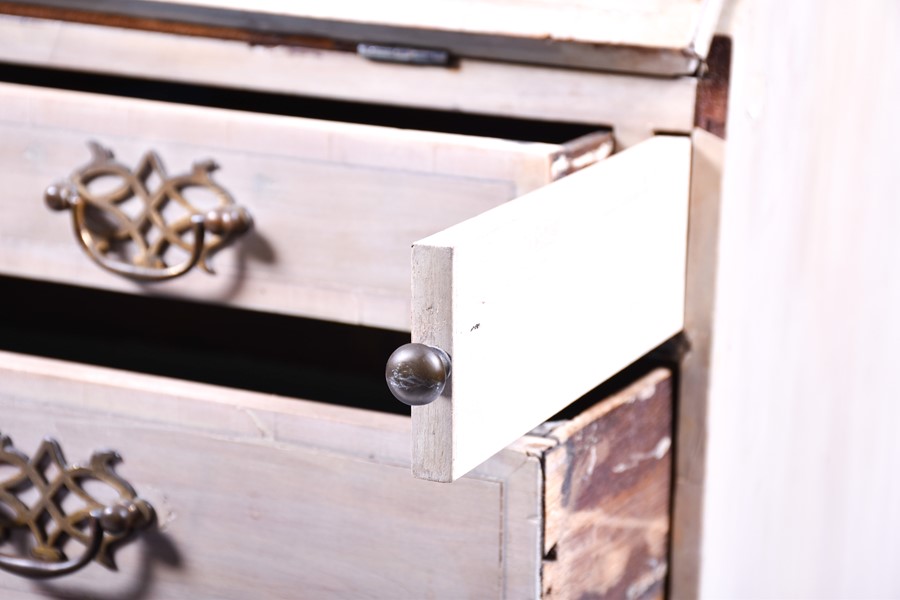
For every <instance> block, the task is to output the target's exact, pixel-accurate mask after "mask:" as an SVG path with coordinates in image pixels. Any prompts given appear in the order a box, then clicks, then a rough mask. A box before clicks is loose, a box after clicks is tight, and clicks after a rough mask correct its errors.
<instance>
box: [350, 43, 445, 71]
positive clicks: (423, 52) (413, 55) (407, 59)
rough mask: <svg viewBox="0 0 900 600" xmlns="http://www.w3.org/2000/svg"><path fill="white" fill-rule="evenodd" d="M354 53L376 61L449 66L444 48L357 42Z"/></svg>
mask: <svg viewBox="0 0 900 600" xmlns="http://www.w3.org/2000/svg"><path fill="white" fill-rule="evenodd" d="M356 53H357V54H359V55H360V56H362V57H363V58H367V59H369V60H374V61H377V62H389V63H400V64H404V65H422V66H429V67H447V66H450V53H449V52H447V51H446V50H434V49H429V48H408V47H404V46H386V45H383V44H357V45H356Z"/></svg>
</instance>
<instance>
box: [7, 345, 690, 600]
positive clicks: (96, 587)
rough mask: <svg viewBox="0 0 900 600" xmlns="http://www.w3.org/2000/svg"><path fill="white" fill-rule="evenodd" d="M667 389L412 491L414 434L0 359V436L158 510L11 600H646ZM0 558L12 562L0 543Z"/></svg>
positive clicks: (384, 421) (110, 374)
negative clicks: (72, 569) (112, 470)
mask: <svg viewBox="0 0 900 600" xmlns="http://www.w3.org/2000/svg"><path fill="white" fill-rule="evenodd" d="M671 410H672V405H671V379H670V375H669V373H668V372H666V371H663V370H657V371H654V372H652V373H650V374H649V375H647V376H645V377H643V378H642V379H640V380H639V381H637V382H636V383H634V384H633V385H631V386H629V387H628V388H626V389H625V390H623V391H622V392H620V393H617V394H614V395H612V396H611V397H609V398H606V399H603V400H601V402H600V403H598V404H597V405H595V406H593V407H591V408H589V409H588V410H586V411H585V412H583V413H581V414H580V415H578V416H577V417H575V418H573V419H571V420H568V421H561V422H555V423H552V424H548V427H546V428H544V430H543V431H542V432H541V433H539V434H538V433H535V434H534V435H530V436H526V437H523V438H522V439H520V440H518V441H516V442H515V443H514V444H512V445H511V446H509V447H508V448H507V449H504V450H503V451H502V452H500V453H498V454H497V455H496V456H494V457H493V458H492V459H491V460H490V461H488V462H486V463H485V464H483V465H481V466H479V467H478V468H477V469H475V470H474V471H473V472H472V473H471V474H470V475H469V476H467V477H465V478H463V479H460V480H459V481H457V482H455V483H454V484H453V485H436V484H434V483H431V482H425V481H421V480H417V479H414V478H412V477H410V476H409V470H408V469H409V456H408V435H409V419H408V418H406V417H399V416H393V415H385V414H379V413H373V412H369V411H362V410H358V409H348V408H341V407H335V406H328V405H323V404H318V403H315V402H308V401H305V400H296V399H287V398H280V397H277V396H272V395H264V394H258V393H254V392H244V391H236V390H228V389H223V388H220V387H215V386H210V385H204V384H194V383H187V382H183V381H178V380H174V379H167V378H162V377H154V376H146V375H137V374H133V373H128V372H123V371H116V370H111V369H105V368H99V367H88V366H82V365H76V364H73V363H66V362H61V361H55V360H48V359H42V358H34V357H26V356H22V355H16V354H10V353H6V352H0V415H2V417H0V431H2V432H3V433H4V434H6V435H9V436H11V437H12V438H13V441H14V442H15V444H16V446H17V447H18V448H19V449H20V450H22V451H24V452H26V453H31V452H33V451H34V449H35V448H37V446H38V444H39V443H40V440H41V439H42V438H43V437H44V436H48V435H49V436H53V437H55V438H57V439H58V440H59V441H60V442H61V444H62V446H63V449H64V451H65V452H66V454H67V458H68V459H69V461H70V462H79V461H83V460H86V459H87V457H88V456H89V455H90V453H91V452H92V451H93V450H95V449H98V448H101V447H111V448H115V449H116V450H118V451H119V452H120V454H121V455H122V456H123V458H124V462H123V463H122V464H120V465H119V466H118V467H117V471H118V472H119V473H121V474H122V475H123V476H124V477H125V478H126V479H128V480H129V481H130V482H131V483H132V484H133V485H134V486H135V488H136V489H137V491H138V493H139V494H140V495H141V497H144V498H146V499H147V500H148V501H150V502H151V503H152V504H153V505H154V507H155V508H156V511H157V514H158V527H156V528H154V529H152V530H150V531H147V532H144V533H143V534H141V535H140V536H139V538H138V539H136V540H135V541H134V542H132V543H131V544H129V545H126V546H125V547H123V548H122V549H120V550H119V551H118V552H117V554H116V558H117V563H118V565H119V571H118V572H110V571H106V570H105V569H103V568H102V567H100V566H98V565H90V566H89V567H88V568H87V569H86V570H84V571H83V572H81V573H79V574H76V575H72V576H67V577H65V578H62V579H59V580H54V581H51V582H46V583H40V582H33V581H28V580H24V579H19V578H17V577H15V576H12V575H9V574H6V573H0V592H2V593H3V594H5V595H8V596H10V597H15V598H23V599H25V598H44V597H47V596H48V595H50V596H64V597H66V598H78V599H81V598H97V597H99V598H107V597H110V598H112V597H116V598H121V597H130V596H132V595H134V594H139V593H140V594H148V595H150V596H151V597H160V598H163V597H165V598H170V597H171V598H180V597H187V596H190V597H215V598H223V599H227V598H246V597H247V596H248V595H258V594H264V595H266V596H267V597H277V598H280V597H293V595H294V594H295V593H296V591H297V590H298V589H302V590H303V593H304V595H309V596H313V597H316V598H348V597H353V598H357V597H365V598H397V597H403V598H407V597H410V598H425V597H437V598H509V599H519V598H581V597H584V594H592V596H591V597H598V598H606V597H610V598H611V597H620V596H621V595H620V594H619V592H621V591H623V590H628V591H629V592H630V593H632V597H635V598H650V597H656V596H655V592H656V591H658V590H659V583H660V581H661V577H662V576H664V575H665V568H666V560H667V559H666V555H667V544H666V541H665V540H666V536H667V531H668V517H667V515H668V509H667V502H668V490H669V485H670V481H669V473H670V470H669V446H668V444H667V442H668V441H670V432H669V427H670V425H671ZM0 551H6V552H14V551H15V549H13V548H10V547H8V546H3V545H0Z"/></svg>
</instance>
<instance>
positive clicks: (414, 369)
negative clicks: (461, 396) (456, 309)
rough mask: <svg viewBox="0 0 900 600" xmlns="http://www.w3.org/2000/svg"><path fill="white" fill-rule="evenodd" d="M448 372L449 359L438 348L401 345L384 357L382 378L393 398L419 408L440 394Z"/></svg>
mask: <svg viewBox="0 0 900 600" xmlns="http://www.w3.org/2000/svg"><path fill="white" fill-rule="evenodd" d="M450 370H451V362H450V356H449V355H448V354H447V353H446V352H444V351H443V350H441V349H440V348H437V347H435V346H427V345H425V344H403V345H402V346H400V347H399V348H397V349H396V350H394V352H393V354H391V356H390V358H388V361H387V365H385V368H384V378H385V379H386V380H387V384H388V389H390V390H391V393H392V394H393V395H394V398H396V399H397V400H399V401H400V402H403V403H404V404H409V405H410V406H422V405H424V404H431V403H432V402H434V401H435V400H437V399H438V398H439V397H440V395H441V394H443V393H444V387H445V386H446V385H447V380H448V379H449V378H450Z"/></svg>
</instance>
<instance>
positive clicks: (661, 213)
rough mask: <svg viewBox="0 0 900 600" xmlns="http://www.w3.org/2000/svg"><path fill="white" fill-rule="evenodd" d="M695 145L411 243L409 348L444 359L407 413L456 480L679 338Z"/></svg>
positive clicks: (423, 445)
mask: <svg viewBox="0 0 900 600" xmlns="http://www.w3.org/2000/svg"><path fill="white" fill-rule="evenodd" d="M690 156H691V142H690V139H689V138H683V137H657V138H654V139H651V140H649V141H646V142H643V143H641V144H638V145H637V146H635V147H634V148H632V149H629V150H626V151H625V152H623V153H621V154H618V155H615V156H613V157H611V158H609V159H607V160H605V161H603V162H601V163H599V164H597V165H594V166H592V167H588V168H587V169H585V170H583V171H580V172H578V173H575V174H574V175H571V176H569V177H567V178H565V179H562V180H560V181H558V182H556V183H553V184H551V185H548V186H546V187H544V188H542V189H540V190H537V191H535V192H532V193H530V194H528V195H526V196H524V197H522V198H519V199H516V200H515V201H513V202H510V203H507V204H505V205H503V206H501V207H499V208H496V209H494V210H492V211H489V212H487V213H485V214H483V215H480V216H478V217H475V218H473V219H471V220H469V221H466V222H464V223H461V224H459V225H456V226H454V227H451V228H449V229H447V230H445V231H443V232H441V233H438V234H436V235H433V236H431V237H428V238H426V239H424V240H421V241H419V242H417V243H416V244H415V246H414V247H413V253H412V255H413V258H412V261H413V265H412V272H413V326H412V337H413V341H414V342H421V343H424V344H428V345H431V346H437V347H439V348H441V349H443V350H445V351H446V352H447V353H449V354H450V356H451V357H452V375H451V378H450V381H449V384H448V386H447V388H446V389H445V391H444V395H443V396H441V397H440V398H438V399H437V400H436V401H434V402H433V403H431V404H428V405H426V406H415V407H413V411H412V416H413V470H414V473H415V474H416V475H417V476H419V477H423V478H427V479H434V480H438V481H451V480H454V479H456V478H457V477H460V476H461V475H463V474H465V473H466V472H468V471H469V470H470V469H472V468H474V467H475V466H476V465H478V464H479V463H481V462H482V461H484V460H486V459H487V458H488V457H490V456H491V455H492V454H493V453H494V452H496V451H498V450H500V449H501V448H503V447H504V446H505V445H506V444H508V443H509V442H511V441H512V440H514V439H516V438H517V437H518V436H520V435H523V434H524V433H526V432H527V431H529V430H530V429H531V428H533V427H536V426H537V425H539V424H540V423H541V422H542V421H544V420H545V419H548V418H550V417H551V416H552V415H553V414H554V413H556V412H557V411H559V410H561V409H562V408H564V407H565V406H566V405H568V404H569V403H571V402H572V401H574V400H576V399H577V398H578V397H579V396H581V395H582V394H584V393H586V392H587V391H589V390H590V389H592V388H593V387H595V386H596V385H597V384H599V383H601V382H603V381H604V380H606V379H607V378H608V377H610V376H611V375H613V374H615V373H616V372H617V371H619V370H621V369H622V368H624V367H625V366H627V365H628V364H630V363H631V362H633V361H634V360H636V359H637V358H639V357H641V356H642V355H644V354H645V353H647V352H648V351H650V350H651V349H653V348H654V347H655V346H657V345H658V344H660V343H662V342H664V341H665V340H666V339H668V338H669V337H671V336H673V335H675V334H676V333H677V332H679V331H680V330H681V329H682V325H683V310H684V270H685V254H686V240H687V214H688V192H689V184H690Z"/></svg>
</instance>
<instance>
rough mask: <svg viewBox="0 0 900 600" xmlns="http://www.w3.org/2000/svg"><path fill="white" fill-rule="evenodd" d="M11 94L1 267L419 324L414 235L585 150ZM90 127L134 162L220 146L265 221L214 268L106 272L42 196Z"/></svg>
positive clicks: (132, 288) (271, 307) (536, 181)
mask: <svg viewBox="0 0 900 600" xmlns="http://www.w3.org/2000/svg"><path fill="white" fill-rule="evenodd" d="M0 103H2V106H3V110H2V111H0V138H2V139H3V144H2V147H0V177H2V179H3V181H4V182H5V185H6V189H7V193H6V194H5V196H4V199H3V200H2V205H3V207H4V210H5V214H6V218H4V219H3V222H2V224H0V271H2V272H3V273H4V274H7V275H15V276H19V277H30V278H40V279H46V280H49V281H55V282H61V283H70V284H75V285H85V286H93V287H100V288H105V289H111V290H116V291H125V292H131V293H148V294H162V295H172V296H176V297H181V298H189V299H192V300H199V301H203V302H218V303H228V304H230V305H234V306H240V307H245V308H252V309H257V310H265V311H272V312H279V313H285V314H291V315H300V316H306V317H313V318H318V319H329V320H336V321H342V322H348V323H358V324H364V325H373V326H379V327H388V328H394V329H400V330H402V329H408V327H409V266H408V265H409V247H410V245H411V244H412V242H413V241H415V240H416V239H418V238H421V237H424V236H427V235H430V234H431V233H434V232H436V231H440V230H441V229H443V228H445V227H449V226H450V225H453V224H455V223H458V222H459V221H462V220H465V219H467V218H469V217H472V216H475V215H477V214H479V213H481V212H483V211H485V210H488V209H489V208H492V207H494V206H497V205H498V204H501V203H503V202H505V201H507V200H510V199H512V198H514V197H516V196H519V195H521V194H523V193H525V192H528V191H531V190H533V189H535V188H538V187H540V186H542V185H544V184H546V183H548V182H550V181H551V180H552V179H553V178H554V177H555V174H556V173H560V172H565V171H566V170H567V169H568V168H569V167H571V163H572V160H573V159H577V157H572V156H568V154H571V152H570V151H571V150H572V147H569V146H564V145H555V144H540V143H519V142H513V141H504V140H497V139H489V138H477V137H468V136H461V135H451V134H438V133H430V132H420V131H411V130H400V129H391V128H380V127H371V126H363V125H350V124H341V123H329V122H323V121H315V120H309V119H293V118H287V117H280V116H270V115H258V114H251V113H242V112H237V111H227V110H216V109H207V108H199V107H190V106H181V105H174V104H167V103H161V102H149V101H140V100H133V99H125V98H113V97H104V96H99V95H92V94H86V93H77V92H65V91H56V90H49V89H42V88H32V87H27V86H19V85H11V84H0ZM88 140H97V141H100V142H102V143H103V144H104V145H106V146H108V147H110V148H112V149H113V150H114V151H115V152H116V155H117V158H118V159H119V160H120V161H122V162H124V163H126V164H129V165H133V166H136V165H137V163H138V161H139V159H140V158H141V156H142V155H143V153H144V152H146V151H148V150H150V149H154V150H156V151H158V152H159V153H160V154H161V156H162V158H163V162H164V163H165V165H166V167H167V170H168V172H169V174H170V175H175V174H180V173H184V172H187V171H189V170H190V168H191V165H192V164H193V162H194V161H196V160H200V159H205V158H214V159H215V160H216V161H217V162H218V164H219V165H220V167H221V169H220V170H219V171H217V172H216V173H215V179H216V181H218V182H219V183H221V184H222V185H223V186H224V187H225V188H226V189H228V190H229V191H230V192H231V194H232V195H233V196H234V198H235V199H236V200H237V202H238V203H240V204H242V205H244V206H246V207H247V208H248V209H249V210H250V212H251V213H252V214H253V217H254V220H255V228H254V230H253V231H252V232H251V233H250V234H249V235H247V236H245V237H244V238H243V239H241V240H239V241H237V243H236V244H235V245H234V247H232V248H227V249H225V250H222V251H221V252H219V253H217V255H216V256H215V257H214V258H213V267H214V268H215V270H216V275H214V276H210V275H209V274H207V273H205V272H194V273H190V274H188V275H186V276H185V277H183V278H181V279H178V280H173V281H169V282H165V283H163V284H159V285H147V284H139V283H135V282H132V281H129V280H126V279H123V278H121V277H119V276H117V275H113V274H110V273H106V272H104V271H103V270H101V269H99V268H98V267H97V266H96V265H95V264H93V263H92V262H91V261H90V260H89V259H88V258H87V257H86V256H84V255H83V254H82V252H81V250H80V249H79V248H78V246H77V244H76V242H75V238H74V235H73V232H72V226H71V217H70V216H69V215H68V214H67V213H63V214H59V213H53V212H52V211H50V210H48V209H47V207H46V206H45V205H44V203H43V200H42V197H43V190H44V188H45V187H46V186H47V185H49V184H50V183H53V182H55V181H57V180H59V179H62V178H64V177H66V176H68V175H69V173H71V172H72V171H74V170H75V169H76V168H78V167H79V166H81V165H83V164H85V163H87V162H88V159H89V153H88V151H87V145H86V142H87V141H88ZM597 144H600V145H602V140H598V141H597ZM606 148H607V151H608V149H609V146H608V144H607V146H606ZM595 149H596V147H594V146H591V147H581V148H578V149H576V150H575V151H577V152H581V153H590V152H591V151H593V150H595ZM595 158H596V157H595Z"/></svg>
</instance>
